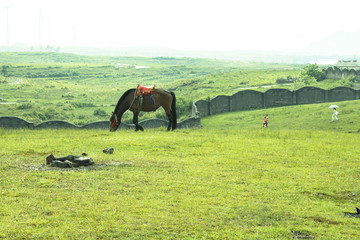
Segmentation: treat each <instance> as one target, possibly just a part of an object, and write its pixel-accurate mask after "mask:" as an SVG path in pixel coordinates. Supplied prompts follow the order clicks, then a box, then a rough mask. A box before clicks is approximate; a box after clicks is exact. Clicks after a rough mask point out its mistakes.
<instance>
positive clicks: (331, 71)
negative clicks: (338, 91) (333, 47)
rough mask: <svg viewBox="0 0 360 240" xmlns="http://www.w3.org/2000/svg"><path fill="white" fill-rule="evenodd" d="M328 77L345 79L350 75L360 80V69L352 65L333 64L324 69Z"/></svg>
mask: <svg viewBox="0 0 360 240" xmlns="http://www.w3.org/2000/svg"><path fill="white" fill-rule="evenodd" d="M323 71H324V73H325V76H326V78H329V79H343V78H347V77H349V76H354V77H356V80H358V81H359V80H360V70H359V69H353V68H351V67H340V66H332V67H328V68H326V69H324V70H323Z"/></svg>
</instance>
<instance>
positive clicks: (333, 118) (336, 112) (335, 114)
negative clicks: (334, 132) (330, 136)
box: [331, 108, 339, 121]
mask: <svg viewBox="0 0 360 240" xmlns="http://www.w3.org/2000/svg"><path fill="white" fill-rule="evenodd" d="M338 113H339V112H338V111H336V108H334V111H333V115H332V120H331V121H334V120H335V119H336V120H339V119H338V118H337V115H338Z"/></svg>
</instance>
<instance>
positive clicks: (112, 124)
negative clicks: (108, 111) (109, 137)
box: [110, 113, 121, 132]
mask: <svg viewBox="0 0 360 240" xmlns="http://www.w3.org/2000/svg"><path fill="white" fill-rule="evenodd" d="M120 123H121V120H120V121H118V118H117V116H116V114H115V113H112V115H111V117H110V131H111V132H115V131H116V129H118V127H119V126H120Z"/></svg>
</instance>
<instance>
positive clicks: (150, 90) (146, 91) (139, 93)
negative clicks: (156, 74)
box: [136, 84, 155, 97]
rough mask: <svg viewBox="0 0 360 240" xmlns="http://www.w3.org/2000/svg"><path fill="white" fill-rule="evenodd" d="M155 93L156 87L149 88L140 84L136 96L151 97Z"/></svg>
mask: <svg viewBox="0 0 360 240" xmlns="http://www.w3.org/2000/svg"><path fill="white" fill-rule="evenodd" d="M154 91H155V85H153V86H149V87H146V86H141V85H140V84H139V85H138V86H137V88H136V96H137V97H138V96H143V95H149V94H150V95H151V94H153V93H154Z"/></svg>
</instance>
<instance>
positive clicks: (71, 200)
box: [0, 101, 360, 239]
mask: <svg viewBox="0 0 360 240" xmlns="http://www.w3.org/2000/svg"><path fill="white" fill-rule="evenodd" d="M336 104H338V105H339V106H340V108H339V112H340V114H339V116H338V117H339V121H337V122H330V120H331V109H328V108H327V105H328V104H313V105H303V106H291V107H281V108H272V109H262V110H254V111H242V112H232V113H226V114H222V115H216V116H211V117H207V118H204V119H202V125H203V128H202V129H185V130H176V131H172V132H167V131H165V129H152V130H149V129H145V131H144V132H134V131H130V130H129V131H127V130H126V131H117V132H115V133H110V132H108V131H100V130H6V129H0V145H1V146H2V147H1V149H0V153H1V154H0V189H1V190H0V191H1V192H0V194H1V197H0V221H1V222H0V238H2V239H358V238H360V233H359V232H360V226H359V221H360V220H359V219H358V218H352V217H348V216H345V212H355V211H356V210H355V207H359V206H360V205H358V204H359V201H360V190H359V185H360V170H359V155H360V148H359V147H358V146H359V141H360V135H359V132H360V127H359V126H360V125H359V124H358V120H359V112H360V102H359V101H349V102H338V103H336ZM265 114H269V118H270V124H269V128H268V129H263V128H262V118H263V116H264V115H265ZM106 147H113V148H114V149H115V151H114V154H113V155H106V154H104V153H102V149H103V148H106ZM83 152H86V153H88V154H89V156H90V157H92V158H93V159H94V161H95V162H96V164H95V165H94V166H93V167H91V168H81V169H78V170H59V169H53V168H51V167H47V166H45V165H44V164H45V158H46V157H47V156H48V155H49V154H51V153H53V154H54V155H55V156H57V157H60V156H65V155H68V154H81V153H83Z"/></svg>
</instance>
